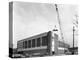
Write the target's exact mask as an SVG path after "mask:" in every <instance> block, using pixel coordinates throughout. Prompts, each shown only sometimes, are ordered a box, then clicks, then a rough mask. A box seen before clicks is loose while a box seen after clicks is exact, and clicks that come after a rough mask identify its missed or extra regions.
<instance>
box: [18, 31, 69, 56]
mask: <svg viewBox="0 0 80 60" xmlns="http://www.w3.org/2000/svg"><path fill="white" fill-rule="evenodd" d="M69 47H70V46H69V45H68V44H66V43H64V42H62V41H59V40H58V35H57V34H56V33H54V36H52V32H51V31H49V32H45V33H41V34H38V35H35V36H32V37H29V38H25V39H22V40H20V41H18V42H17V52H18V53H19V54H23V55H25V56H26V57H27V56H29V57H30V56H46V55H50V56H51V55H59V54H64V53H65V52H66V51H67V50H68V48H69Z"/></svg>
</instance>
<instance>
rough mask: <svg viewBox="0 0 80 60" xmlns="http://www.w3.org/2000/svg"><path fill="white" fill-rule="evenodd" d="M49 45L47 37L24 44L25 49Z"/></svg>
mask: <svg viewBox="0 0 80 60" xmlns="http://www.w3.org/2000/svg"><path fill="white" fill-rule="evenodd" d="M47 43H48V40H47V36H43V37H42V38H37V39H32V40H28V41H24V42H23V48H31V47H40V46H46V45H47Z"/></svg>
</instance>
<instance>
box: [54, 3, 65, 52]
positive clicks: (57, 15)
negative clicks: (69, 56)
mask: <svg viewBox="0 0 80 60" xmlns="http://www.w3.org/2000/svg"><path fill="white" fill-rule="evenodd" d="M55 7H56V12H57V18H58V23H59V29H60V34H61V39H62V40H63V42H64V37H63V32H62V28H61V21H60V16H59V11H58V7H57V4H55ZM64 46H65V45H64ZM64 53H65V52H64Z"/></svg>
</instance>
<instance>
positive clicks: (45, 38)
mask: <svg viewBox="0 0 80 60" xmlns="http://www.w3.org/2000/svg"><path fill="white" fill-rule="evenodd" d="M47 43H48V40H47V36H43V37H42V46H46V45H47Z"/></svg>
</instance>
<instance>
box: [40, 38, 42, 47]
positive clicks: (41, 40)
mask: <svg viewBox="0 0 80 60" xmlns="http://www.w3.org/2000/svg"><path fill="white" fill-rule="evenodd" d="M40 44H41V45H40V46H42V37H40Z"/></svg>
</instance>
